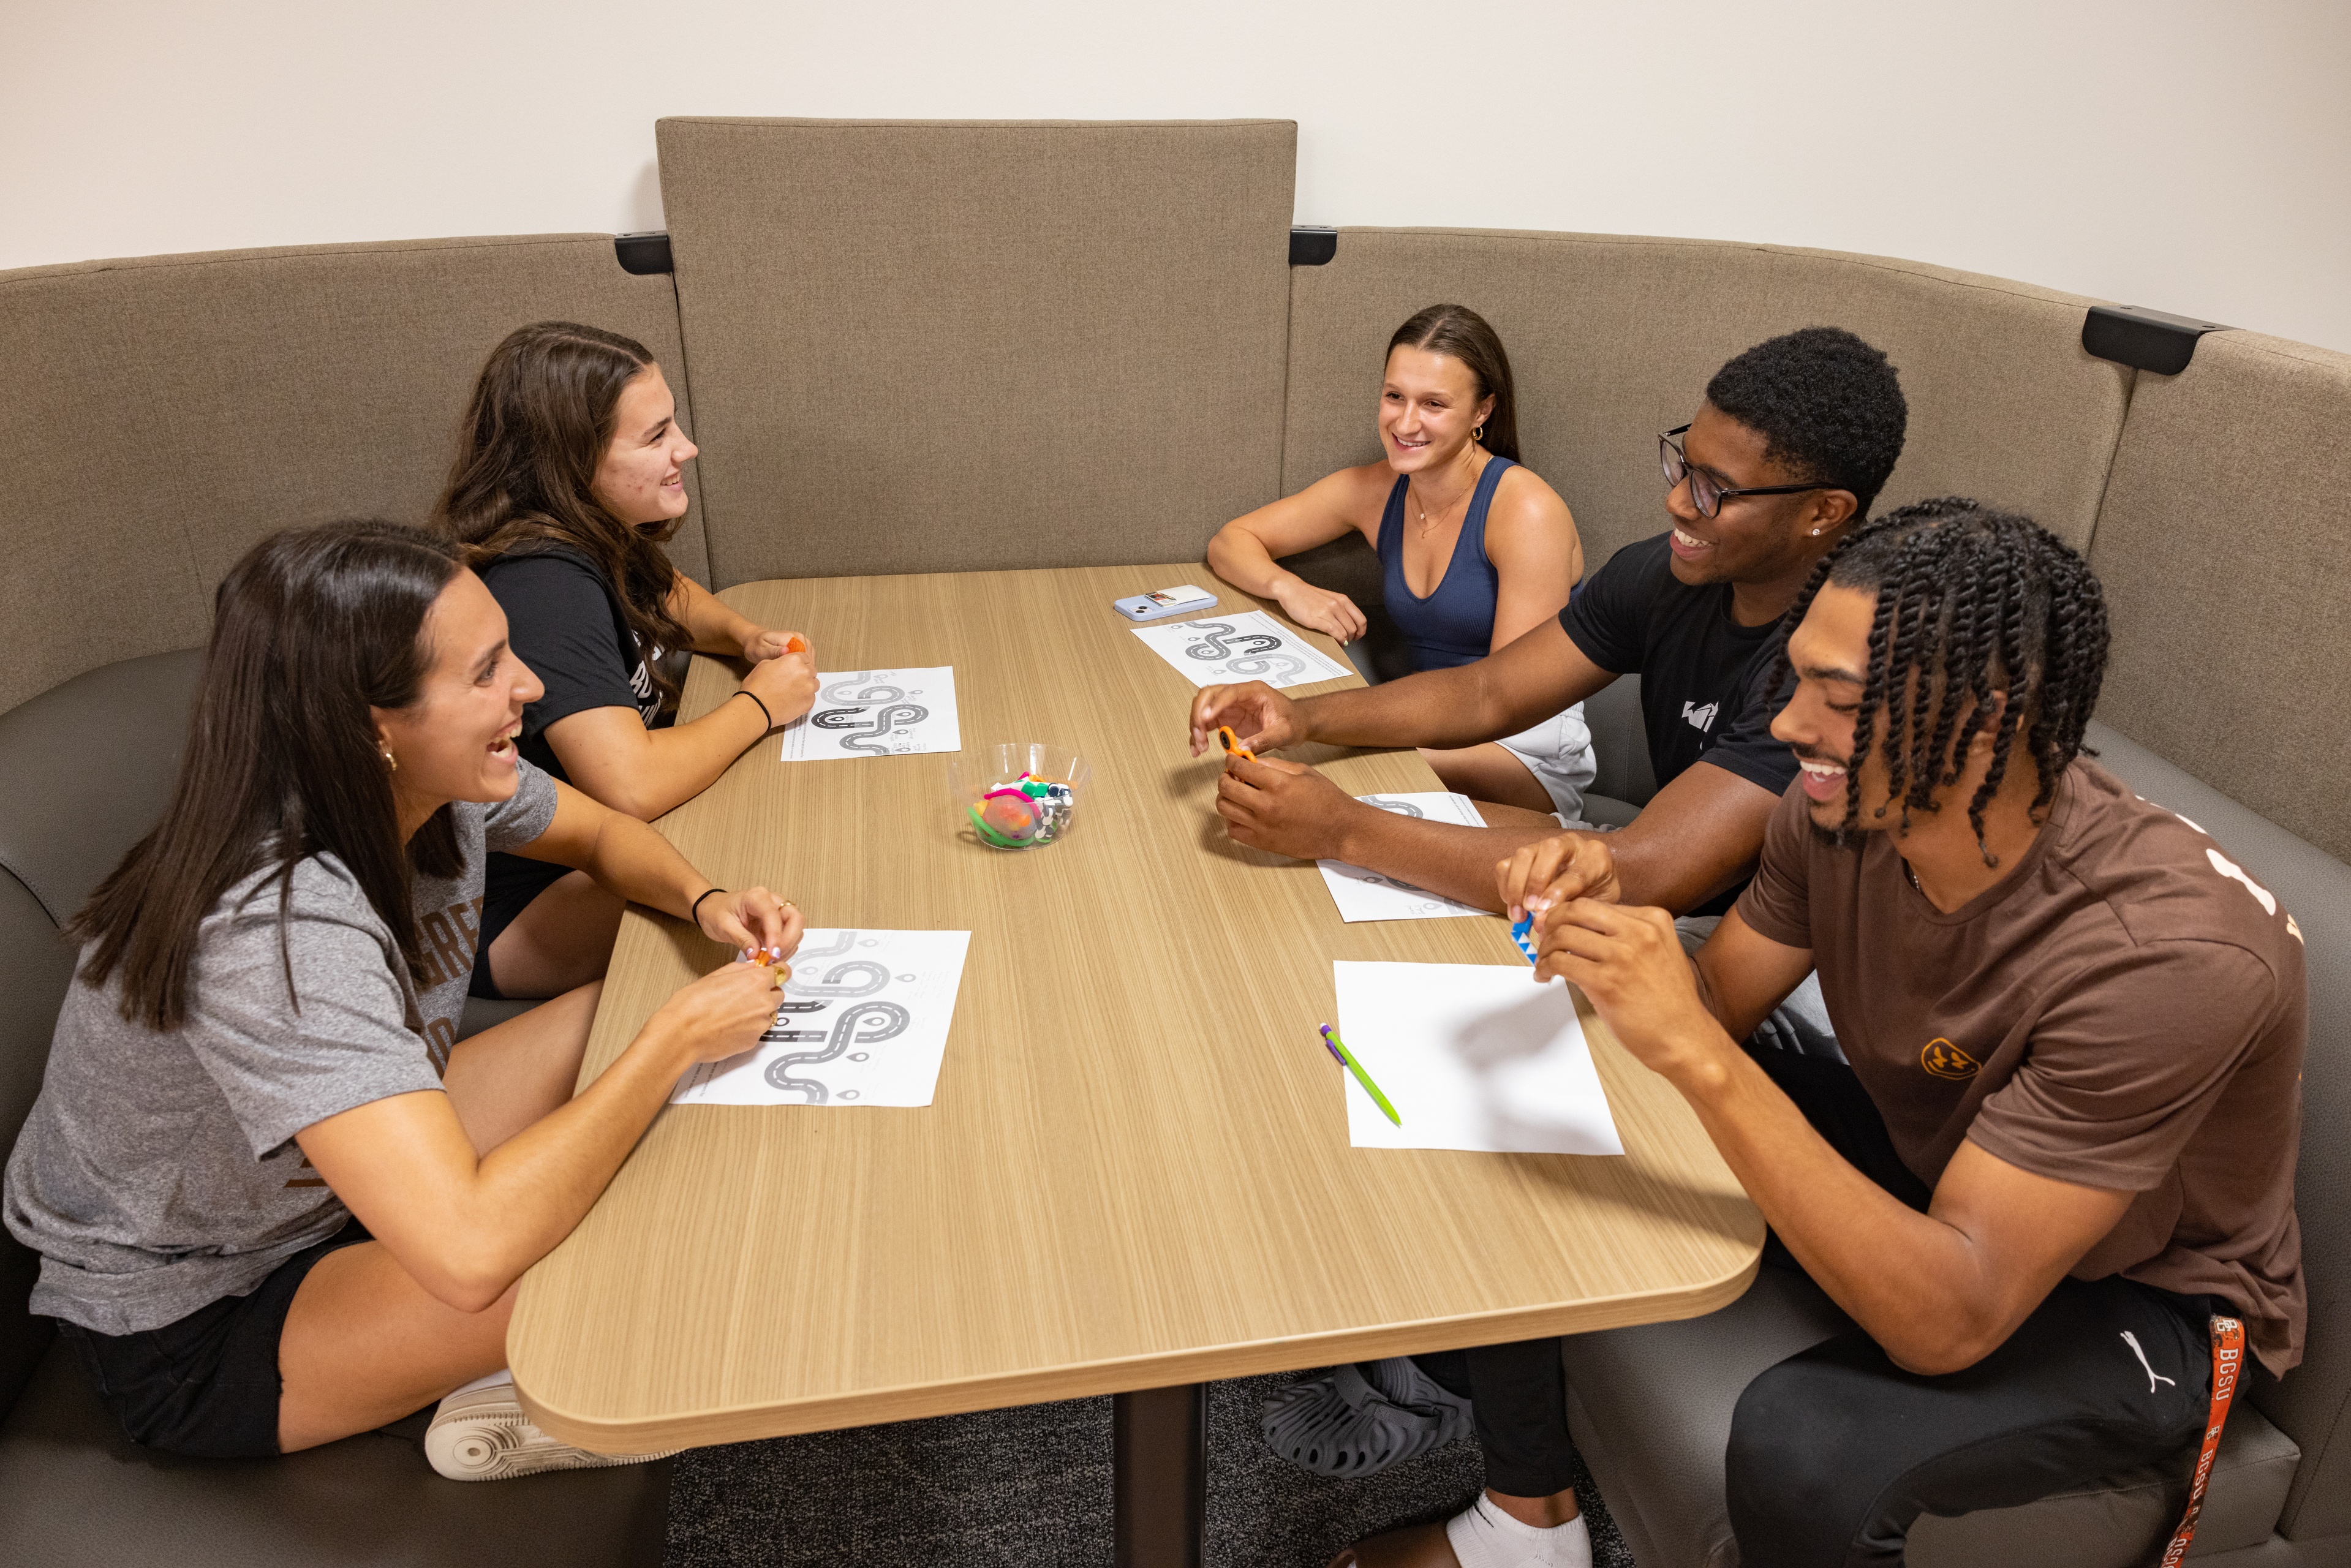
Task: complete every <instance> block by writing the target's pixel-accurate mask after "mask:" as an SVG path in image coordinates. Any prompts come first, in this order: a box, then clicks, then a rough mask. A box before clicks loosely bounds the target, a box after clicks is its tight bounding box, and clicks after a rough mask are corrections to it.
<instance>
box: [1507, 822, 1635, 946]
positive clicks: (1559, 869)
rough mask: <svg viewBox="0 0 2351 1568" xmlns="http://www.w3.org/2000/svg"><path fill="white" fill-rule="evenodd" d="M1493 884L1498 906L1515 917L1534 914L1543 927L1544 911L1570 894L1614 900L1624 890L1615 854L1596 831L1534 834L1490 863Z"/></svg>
mask: <svg viewBox="0 0 2351 1568" xmlns="http://www.w3.org/2000/svg"><path fill="white" fill-rule="evenodd" d="M1494 885H1495V887H1496V889H1497V890H1498V891H1499V893H1500V894H1501V895H1502V904H1503V907H1504V908H1506V909H1508V910H1509V911H1510V918H1511V919H1512V920H1513V921H1515V920H1517V919H1518V918H1519V917H1520V915H1533V916H1534V917H1535V929H1536V931H1538V932H1541V930H1543V929H1544V916H1545V915H1548V914H1549V913H1550V912H1551V911H1552V910H1553V909H1556V908H1558V907H1559V906H1560V905H1561V904H1565V903H1566V902H1567V901H1568V900H1570V899H1572V898H1591V899H1597V900H1599V901H1600V902H1601V903H1603V904H1617V903H1621V902H1622V901H1623V899H1624V891H1623V889H1621V888H1619V887H1618V886H1617V884H1616V855H1615V852H1614V851H1612V850H1611V849H1609V847H1608V841H1607V840H1606V839H1605V838H1604V837H1602V836H1600V835H1598V834H1595V833H1555V834H1553V835H1552V837H1550V838H1548V839H1537V840H1536V841H1534V842H1533V843H1531V844H1528V845H1526V846H1524V847H1523V848H1521V849H1520V851H1519V852H1518V853H1516V854H1514V855H1512V856H1511V857H1510V859H1509V860H1506V861H1499V862H1496V863H1495V866H1494Z"/></svg>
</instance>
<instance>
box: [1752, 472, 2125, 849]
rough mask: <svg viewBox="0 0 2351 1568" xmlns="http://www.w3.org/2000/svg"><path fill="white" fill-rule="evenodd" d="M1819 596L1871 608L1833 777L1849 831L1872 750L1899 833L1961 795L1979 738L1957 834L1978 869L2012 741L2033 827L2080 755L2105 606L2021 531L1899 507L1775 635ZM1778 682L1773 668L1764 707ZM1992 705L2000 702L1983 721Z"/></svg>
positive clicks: (1960, 505)
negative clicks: (2026, 768)
mask: <svg viewBox="0 0 2351 1568" xmlns="http://www.w3.org/2000/svg"><path fill="white" fill-rule="evenodd" d="M1828 584H1834V585H1835V586H1836V587H1839V588H1851V589H1857V590H1860V591H1864V592H1870V593H1874V594H1876V600H1877V609H1876V615H1875V616H1874V617H1873V618H1872V619H1871V622H1870V627H1869V663H1868V667H1867V671H1866V674H1867V679H1866V681H1865V683H1864V685H1863V687H1862V695H1861V706H1860V709H1859V711H1858V712H1857V713H1856V714H1855V718H1854V750H1853V758H1852V762H1851V765H1850V766H1849V768H1847V770H1846V774H1845V822H1846V824H1847V831H1852V825H1853V824H1855V823H1857V822H1858V821H1860V817H1861V765H1862V762H1863V760H1864V759H1865V758H1867V756H1868V755H1869V752H1870V748H1871V747H1872V746H1873V745H1874V746H1876V748H1877V751H1878V755H1880V756H1881V757H1883V758H1885V759H1886V787H1887V791H1888V800H1887V802H1886V805H1887V806H1890V805H1892V804H1894V803H1895V802H1896V801H1899V802H1900V803H1901V808H1902V825H1903V826H1904V827H1905V828H1906V829H1907V827H1908V826H1909V825H1910V813H1911V812H1912V811H1913V810H1919V811H1933V810H1939V809H1940V807H1941V802H1940V801H1939V800H1937V799H1936V795H1937V792H1938V791H1939V790H1942V789H1948V788H1949V786H1951V785H1952V784H1955V783H1957V782H1958V781H1959V771H1960V768H1962V766H1963V765H1964V764H1965V761H1966V758H1967V753H1968V747H1969V746H1970V744H1971V743H1972V742H1973V741H1974V740H1975V738H1976V737H1977V736H1978V735H1979V734H1980V733H1982V731H1983V729H1984V727H1985V726H1986V724H1987V723H1990V724H1991V735H1992V752H1991V768H1989V769H1988V770H1986V772H1985V774H1984V779H1983V782H1982V784H1980V786H1978V787H1977V789H1976V792H1975V795H1974V798H1973V799H1971V800H1969V802H1968V821H1969V823H1970V826H1972V827H1973V828H1974V829H1975V831H1976V848H1977V849H1978V850H1979V851H1980V852H1981V853H1982V855H1983V859H1984V864H1986V865H1988V866H1997V865H1998V864H1999V863H2000V857H1999V856H1997V855H1995V854H1994V853H1992V852H1991V849H1990V848H1989V847H1988V846H1987V845H1986V844H1985V843H1984V823H1983V813H1984V808H1985V806H1986V805H1988V804H1990V803H1991V798H1992V797H1993V795H1994V794H1996V793H1997V792H1998V791H1999V789H2000V786H2001V780H2002V779H2005V778H2007V776H2008V768H2009V761H2010V757H2011V752H2012V751H2013V749H2014V747H2015V744H2016V741H2017V739H2018V737H2020V736H2021V737H2022V739H2023V742H2024V749H2025V751H2026V753H2027V754H2028V755H2029V756H2030V757H2031V758H2032V767H2033V772H2034V775H2035V777H2036V779H2037V781H2038V784H2039V788H2038V789H2037V790H2036V791H2035V793H2034V795H2033V797H2032V812H2033V815H2034V816H2035V818H2036V819H2037V818H2038V817H2039V815H2040V813H2041V811H2042V810H2043V809H2044V808H2045V807H2047V806H2048V804H2049V803H2050V801H2051V800H2053V799H2055V797H2056V793H2057V780H2058V779H2059V778H2060V777H2062V776H2063V775H2064V771H2065V768H2066V767H2067V765H2068V764H2070V763H2071V762H2072V761H2073V760H2074V758H2076V757H2078V756H2081V755H2083V754H2084V753H2085V751H2086V750H2087V748H2086V747H2084V746H2083V744H2082V731H2083V727H2084V726H2085V725H2087V724H2088V723H2089V722H2090V713H2091V710H2092V709H2094V708H2095V707H2096V706H2097V702H2098V687H2099V685H2101V684H2102V683H2103V682H2104V681H2105V673H2106V601H2105V595H2104V593H2103V592H2102V591H2100V590H2099V587H2098V580H2097V579H2096V578H2095V576H2093V575H2092V574H2091V571H2090V567H2089V563H2088V562H2086V561H2085V560H2084V559H2082V558H2081V556H2080V555H2078V554H2076V553H2075V552H2074V549H2072V547H2070V546H2068V545H2067V544H2066V543H2065V542H2064V540H2063V539H2060V538H2057V536H2056V535H2054V534H2053V533H2051V532H2049V531H2048V530H2047V529H2045V528H2042V527H2041V526H2039V525H2038V524H2036V523H2034V522H2033V521H2032V519H2030V518H2028V517H2020V516H2018V515H2017V514H2015V513H2013V512H2003V511H1999V510H1996V509H1994V508H1993V507H1987V506H1984V505H1982V504H1981V503H1980V502H1976V501H1970V500H1967V499H1965V498H1963V497H1956V496H1952V497H1943V498H1941V499H1938V500H1933V501H1921V502H1919V503H1917V505H1915V506H1909V507H1900V508H1898V509H1897V510H1896V511H1893V512H1889V513H1887V514H1886V516H1885V517H1881V518H1879V519H1878V520H1877V521H1876V522H1874V523H1871V524H1870V525H1869V526H1867V527H1866V528H1861V529H1859V530H1858V531H1856V532H1855V533H1854V534H1853V535H1851V536H1850V537H1849V538H1846V539H1845V540H1844V542H1843V543H1841V544H1840V545H1839V546H1838V547H1837V548H1836V549H1834V550H1833V551H1831V552H1830V553H1829V554H1828V555H1827V556H1826V557H1824V558H1823V559H1822V560H1821V562H1820V564H1819V565H1818V566H1816V567H1814V568H1813V574H1812V577H1811V579H1810V580H1808V581H1807V582H1806V583H1805V584H1804V588H1803V591H1802V593H1800V594H1799V595H1798V596H1797V599H1796V602H1795V605H1794V607H1793V608H1792V611H1791V612H1790V614H1791V616H1792V619H1791V621H1790V622H1789V624H1791V625H1793V624H1795V622H1799V621H1802V619H1803V616H1804V612H1806V611H1807V610H1809V609H1810V608H1811V607H1812V602H1813V598H1814V596H1815V595H1817V594H1818V593H1819V592H1820V591H1821V589H1822V588H1823V586H1824V585H1828ZM1789 674H1790V668H1789V665H1788V663H1787V658H1786V655H1785V654H1784V653H1783V654H1782V659H1781V670H1780V676H1779V680H1778V682H1777V683H1776V684H1775V690H1774V692H1773V694H1772V700H1773V701H1774V702H1775V703H1776V702H1777V701H1778V691H1777V689H1776V685H1785V683H1786V680H1787V677H1788V675H1789ZM1995 692H2005V693H2006V694H2007V701H2006V702H2005V703H2004V704H2002V705H2001V709H2000V712H1999V716H1998V717H1997V718H1996V719H1995V718H1992V717H1991V714H1990V712H1989V703H1990V699H1991V695H1992V694H1993V693H1995ZM1881 721H1882V722H1881ZM2093 755H2095V754H2093ZM1885 814H1886V806H1880V807H1879V808H1878V809H1877V811H1876V815H1877V816H1879V817H1883V816H1884V815H1885Z"/></svg>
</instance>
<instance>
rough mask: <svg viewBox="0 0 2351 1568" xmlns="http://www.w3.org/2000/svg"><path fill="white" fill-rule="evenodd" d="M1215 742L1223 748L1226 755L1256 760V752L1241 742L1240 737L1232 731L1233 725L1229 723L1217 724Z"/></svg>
mask: <svg viewBox="0 0 2351 1568" xmlns="http://www.w3.org/2000/svg"><path fill="white" fill-rule="evenodd" d="M1217 745H1218V746H1221V747H1224V748H1225V752H1226V754H1227V755H1228V756H1231V757H1246V758H1249V760H1250V761H1251V762H1255V761H1256V760H1257V753H1256V752H1254V751H1251V750H1250V749H1249V747H1246V746H1243V745H1242V744H1241V737H1239V736H1238V735H1235V734H1234V733H1233V727H1232V726H1231V725H1228V724H1220V725H1218V726H1217Z"/></svg>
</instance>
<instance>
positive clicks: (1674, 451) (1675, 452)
mask: <svg viewBox="0 0 2351 1568" xmlns="http://www.w3.org/2000/svg"><path fill="white" fill-rule="evenodd" d="M1688 429H1689V426H1688V425H1687V424H1677V425H1676V426H1675V427H1674V428H1673V429H1671V430H1667V431H1660V432H1659V433H1658V434H1657V466H1658V467H1659V468H1661V469H1663V470H1664V471H1665V476H1666V488H1667V489H1668V490H1670V489H1672V488H1673V487H1674V486H1677V485H1678V484H1680V483H1681V482H1682V481H1683V480H1684V479H1687V480H1689V481H1690V505H1691V506H1693V507H1697V508H1698V516H1699V517H1719V516H1720V515H1721V513H1722V504H1723V503H1724V502H1725V501H1735V500H1737V499H1738V498H1739V497H1741V496H1794V495H1799V494H1801V493H1802V492H1803V491H1806V490H1842V489H1844V486H1842V485H1827V484H1813V485H1749V486H1745V487H1744V488H1742V489H1731V488H1729V487H1726V486H1719V485H1717V484H1715V483H1714V476H1712V475H1711V474H1708V473H1707V471H1706V470H1705V469H1703V468H1701V467H1699V466H1698V465H1697V464H1695V463H1693V462H1691V461H1690V460H1689V454H1688V453H1687V452H1684V451H1683V450H1682V449H1681V448H1680V447H1678V446H1677V445H1675V444H1674V437H1675V436H1677V435H1680V434H1684V433H1685V432H1687V430H1688ZM1677 468H1679V469H1680V470H1681V472H1680V473H1678V474H1677V473H1675V472H1674V470H1675V469H1677ZM1700 475H1705V476H1706V478H1707V491H1708V492H1709V493H1710V495H1711V500H1710V501H1709V499H1708V496H1707V495H1702V494H1701V493H1700V492H1699V490H1698V476H1700Z"/></svg>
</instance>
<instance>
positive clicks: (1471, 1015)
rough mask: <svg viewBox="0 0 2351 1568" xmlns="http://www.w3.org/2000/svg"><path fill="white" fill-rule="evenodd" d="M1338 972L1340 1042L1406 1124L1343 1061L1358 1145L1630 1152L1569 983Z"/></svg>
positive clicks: (1347, 966) (1482, 967) (1469, 970)
mask: <svg viewBox="0 0 2351 1568" xmlns="http://www.w3.org/2000/svg"><path fill="white" fill-rule="evenodd" d="M1332 969H1333V970H1334V971H1336V974H1337V978H1338V983H1339V1038H1340V1039H1341V1040H1344V1041H1346V1044H1347V1049H1348V1050H1349V1051H1352V1052H1353V1053H1354V1057H1355V1060H1356V1061H1360V1062H1362V1063H1363V1066H1364V1071H1366V1072H1368V1073H1370V1074H1371V1075H1372V1082H1374V1083H1377V1084H1378V1085H1379V1086H1380V1092H1382V1093H1384V1094H1385V1095H1386V1096H1387V1097H1388V1102H1389V1103H1391V1104H1393V1105H1394V1106H1395V1108H1396V1114H1397V1115H1398V1116H1400V1117H1401V1118H1403V1123H1404V1124H1403V1125H1402V1126H1396V1125H1394V1124H1391V1123H1390V1122H1389V1121H1388V1119H1387V1118H1386V1117H1385V1116H1383V1115H1381V1114H1380V1108H1379V1107H1378V1106H1377V1105H1374V1104H1373V1103H1372V1097H1371V1096H1370V1095H1369V1094H1366V1093H1364V1088H1363V1085H1362V1084H1360V1083H1357V1082H1355V1075H1354V1074H1353V1073H1352V1072H1349V1071H1347V1070H1346V1069H1345V1068H1343V1067H1341V1066H1339V1064H1338V1063H1336V1062H1333V1063H1332V1077H1333V1079H1334V1080H1335V1081H1336V1082H1338V1083H1339V1084H1341V1085H1342V1089H1341V1092H1343V1094H1345V1095H1346V1097H1347V1141H1348V1142H1349V1143H1351V1144H1353V1145H1354V1146H1355V1147H1357V1148H1359V1149H1467V1150H1469V1151H1471V1152H1472V1153H1477V1154H1498V1155H1499V1154H1513V1155H1621V1154H1623V1153H1624V1152H1625V1145H1624V1143H1623V1142H1622V1141H1621V1140H1620V1139H1619V1138H1618V1137H1617V1136H1616V1118H1615V1117H1614V1115H1612V1114H1610V1113H1609V1110H1608V1096H1607V1094H1606V1093H1605V1092H1604V1091H1603V1090H1602V1089H1601V1087H1600V1072H1599V1070H1598V1069H1596V1068H1594V1067H1593V1065H1592V1051H1591V1048H1590V1047H1589V1046H1588V1045H1586V1044H1585V1042H1584V1039H1583V1023H1582V1022H1581V1021H1580V1020H1579V1019H1577V1018H1576V1016H1575V1000H1574V998H1573V995H1572V994H1571V993H1570V992H1569V990H1568V988H1567V986H1566V984H1565V983H1564V982H1562V981H1545V982H1541V983H1538V982H1537V981H1536V980H1535V979H1534V977H1533V972H1532V971H1531V970H1528V969H1521V968H1519V967H1516V966H1511V967H1507V968H1505V967H1496V966H1493V965H1488V964H1357V963H1346V962H1341V963H1335V964H1333V965H1332Z"/></svg>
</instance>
